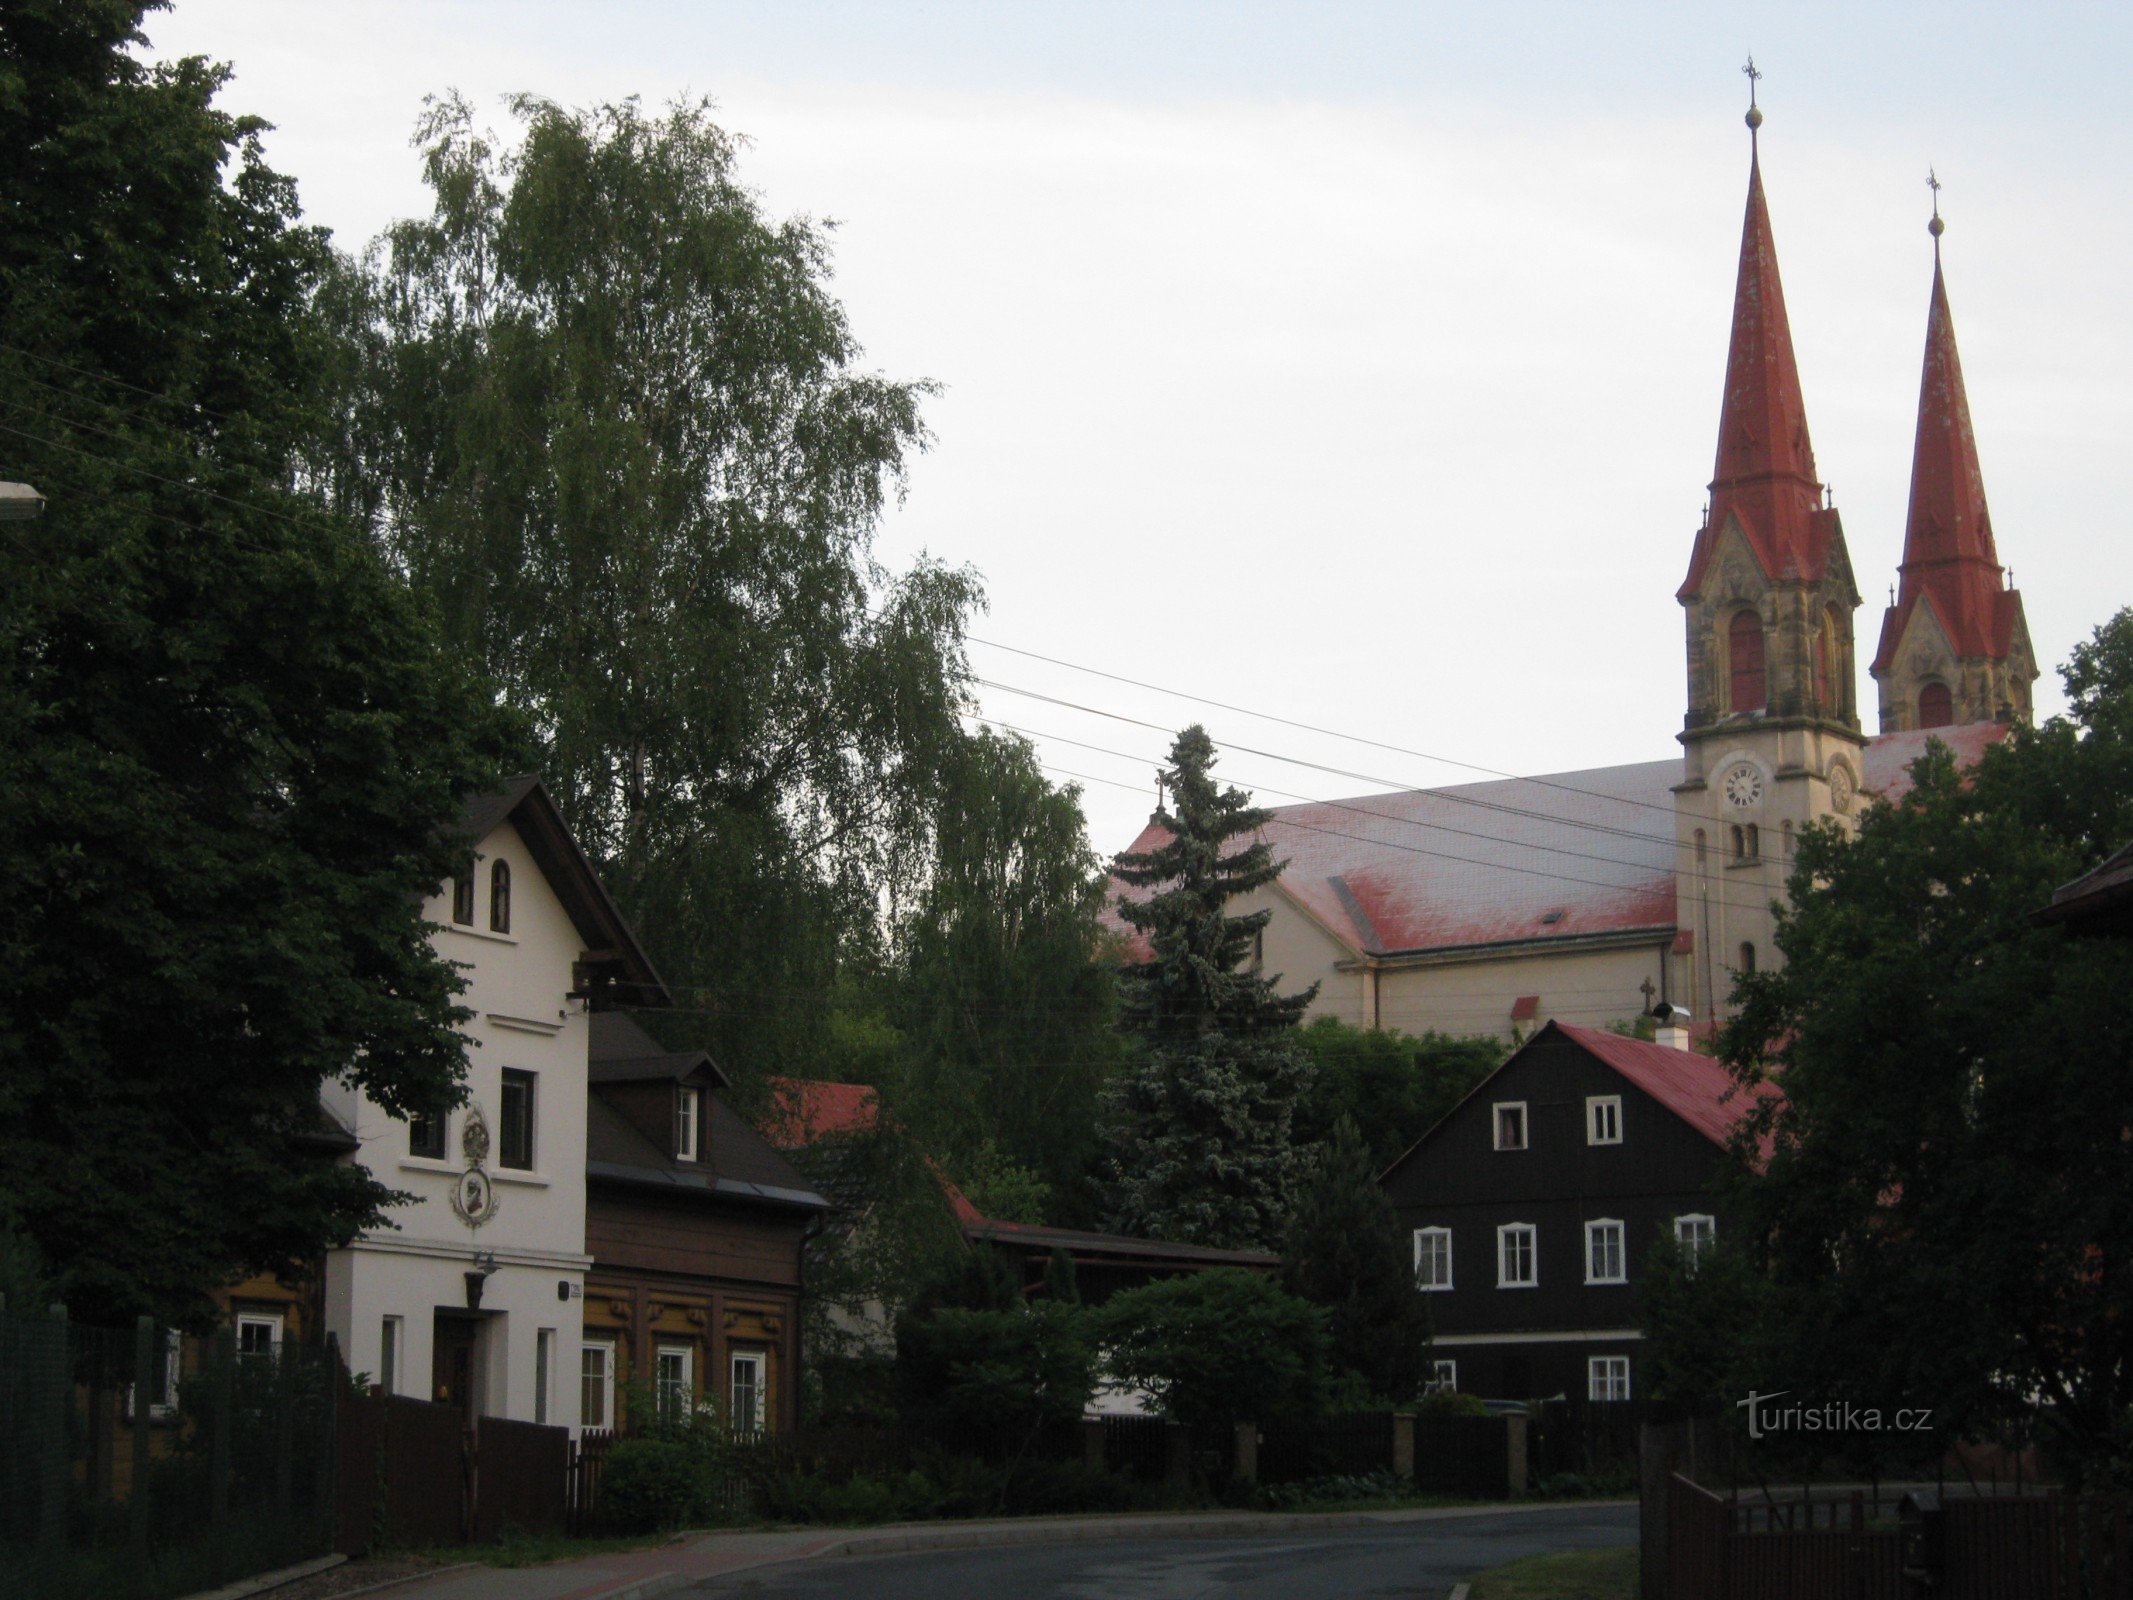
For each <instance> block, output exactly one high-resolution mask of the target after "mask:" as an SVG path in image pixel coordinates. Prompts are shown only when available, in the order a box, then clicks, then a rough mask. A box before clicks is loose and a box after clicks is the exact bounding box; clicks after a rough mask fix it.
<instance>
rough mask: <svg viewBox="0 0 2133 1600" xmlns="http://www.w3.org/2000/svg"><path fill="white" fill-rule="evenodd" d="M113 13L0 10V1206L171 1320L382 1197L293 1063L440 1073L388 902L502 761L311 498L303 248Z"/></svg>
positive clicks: (405, 927) (315, 267)
mask: <svg viewBox="0 0 2133 1600" xmlns="http://www.w3.org/2000/svg"><path fill="white" fill-rule="evenodd" d="M141 9H142V8H141V7H140V6H138V5H129V4H120V3H112V0H89V3H77V0H25V3H21V4H12V5H9V6H8V7H7V8H6V9H5V10H4V11H0V149H5V150H6V151H7V152H8V161H7V174H8V175H7V225H6V227H5V228H0V428H4V429H5V430H6V431H5V439H6V446H7V463H6V473H5V475H6V476H7V477H10V478H24V479H27V480H29V481H31V482H32V483H34V484H35V485H36V486H37V487H38V488H39V489H40V490H41V491H42V492H43V493H44V494H45V496H46V497H47V500H48V506H47V509H46V513H45V515H44V517H43V518H42V519H41V520H40V521H38V522H36V523H34V524H30V525H26V526H22V527H17V528H15V529H14V530H12V531H10V532H9V533H8V534H7V535H6V536H5V538H4V539H0V878H4V880H5V882H6V883H7V886H8V891H7V894H6V895H5V896H4V897H0V962H4V963H5V967H6V970H7V973H8V983H7V987H6V995H5V998H4V1000H0V1210H5V1211H7V1212H10V1213H11V1214H12V1215H13V1216H14V1217H15V1218H16V1219H17V1220H18V1221H19V1222H20V1224H21V1225H22V1226H23V1227H24V1228H25V1229H26V1230H27V1231H28V1232H29V1234H30V1235H31V1237H33V1238H34V1239H35V1240H36V1242H37V1244H38V1246H39V1248H40V1250H41V1251H42V1254H43V1257H44V1259H45V1261H46V1262H48V1263H49V1264H50V1266H51V1268H52V1270H53V1272H54V1273H55V1275H56V1280H57V1281H56V1283H55V1285H54V1287H55V1288H56V1289H57V1291H58V1292H59V1293H60V1294H62V1295H63V1296H64V1297H65V1298H66V1300H67V1301H68V1303H69V1304H70V1305H71V1306H72V1308H73V1309H74V1312H75V1314H76V1315H77V1316H78V1317H80V1318H83V1319H85V1320H94V1321H100V1322H109V1323H119V1322H124V1321H126V1320H130V1319H131V1318H132V1317H133V1316H134V1315H135V1314H137V1313H141V1312H149V1313H153V1314H157V1315H159V1316H162V1317H164V1318H167V1319H171V1320H176V1321H186V1322H190V1323H194V1324H198V1323H201V1322H204V1321H205V1320H206V1319H207V1318H208V1317H209V1316H210V1315H211V1307H210V1306H209V1304H208V1302H207V1299H206V1296H207V1294H208V1292H209V1291H210V1290H212V1289H213V1288H214V1287H215V1286H216V1285H218V1284H221V1283H225V1282H228V1281H229V1280H230V1279H232V1278H233V1277H237V1276H241V1275H243V1274H245V1273H248V1272H252V1271H260V1270H271V1269H275V1268H279V1267H282V1266H284V1265H286V1264H287V1263H288V1262H289V1261H291V1260H301V1259H308V1258H310V1257H311V1256H313V1255H315V1254H316V1253H317V1252H318V1251H320V1250H322V1249H324V1248H326V1247H328V1246H330V1245H333V1244H338V1243H341V1242H344V1241H345V1240H347V1239H348V1238H349V1237H351V1236H352V1235H353V1234H354V1233H356V1232H357V1231H358V1230H360V1229H362V1228H364V1227H366V1226H370V1225H373V1224H375V1223H377V1222H378V1221H380V1220H381V1219H382V1216H383V1212H384V1207H385V1206H386V1204H387V1202H388V1201H389V1200H390V1198H391V1191H389V1190H388V1189H386V1188H385V1187H383V1186H382V1185H380V1184H379V1183H377V1182H376V1181H375V1180H374V1179H372V1178H371V1177H370V1176H369V1174H368V1173H367V1172H365V1171H364V1169H362V1168H360V1167H356V1166H351V1165H345V1164H336V1163H334V1162H332V1161H330V1160H326V1159H320V1158H318V1157H317V1156H316V1154H315V1153H314V1152H311V1151H308V1150H306V1149H305V1147H304V1141H305V1140H306V1139H307V1138H309V1137H310V1136H311V1135H313V1134H315V1133H316V1132H317V1127H318V1116H319V1112H318V1094H319V1087H320V1084H321V1082H322V1081H323V1080H324V1079H326V1078H329V1077H338V1076H346V1077H348V1078H349V1079H351V1080H353V1081H354V1082H356V1083H358V1084H359V1085H360V1086H361V1087H363V1088H364V1089H366V1090H367V1091H368V1092H369V1093H370V1094H371V1096H372V1097H373V1098H374V1099H375V1100H377V1101H378V1102H379V1103H381V1104H382V1105H384V1106H385V1107H387V1108H388V1109H390V1110H394V1111H405V1110H409V1109H413V1108H418V1107H419V1108H428V1109H436V1108H439V1107H443V1106H445V1105H448V1104H449V1103H451V1102H452V1101H453V1100H454V1099H455V1097H456V1096H457V1095H458V1093H459V1092H460V1090H459V1083H460V1076H461V1072H462V1067H463V1062H462V1049H463V1045H462V1041H461V1039H460V1038H459V1036H458V1034H457V1032H456V1031H455V1024H456V1023H457V1022H459V1021H460V1020H461V1019H462V1017H463V1015H464V1013H463V1012H461V1011H460V1009H459V1008H458V1007H457V1005H456V1004H455V1001H454V996H455V995H456V993H457V992H458V990H459V988H460V986H461V984H460V979H459V978H458V976H457V975H456V974H455V973H454V971H453V970H452V968H451V967H450V966H449V964H448V963H446V962H445V961H444V960H443V959H441V958H440V957H439V956H438V955H437V954H436V952H435V951H434V950H432V948H431V947H430V945H429V942H428V940H427V938H426V937H425V934H424V929H423V926H422V923H421V914H420V906H421V902H422V899H423V897H424V896H426V895H427V894H428V893H430V892H431V891H432V890H433V889H434V887H435V886H436V885H437V884H438V883H439V882H440V881H442V880H443V879H444V878H446V877H447V876H448V875H449V873H450V871H451V869H452V866H453V864H454V863H453V850H452V847H451V845H450V844H449V843H448V839H447V834H448V826H449V824H451V823H452V822H453V821H454V820H455V819H456V817H457V815H458V811H459V802H460V800H461V798H462V797H463V795H464V794H465V793H466V792H467V791H468V789H469V788H470V787H473V786H476V785H481V784H486V783H488V782H490V781H492V780H493V779H494V777H495V776H497V775H498V774H499V772H500V771H501V770H502V768H501V765H500V763H501V761H502V760H503V759H505V758H506V757H507V756H508V755H509V754H510V752H509V748H508V741H507V740H505V738H504V737H503V736H502V734H501V732H500V730H499V727H498V724H497V722H496V718H495V716H494V714H493V712H492V710H491V709H490V707H489V705H488V700H487V696H486V693H485V691H483V690H482V689H480V688H479V687H478V686H477V685H474V684H471V683H469V682H468V681H467V680H466V678H465V677H464V675H463V672H462V670H461V669H460V668H459V667H458V666H457V665H456V664H455V663H454V661H453V660H452V659H451V658H449V657H446V656H444V655H443V654H441V653H440V651H439V650H438V649H437V647H436V643H435V641H434V640H433V638H432V637H431V635H430V632H429V631H428V628H427V625H426V623H425V621H424V619H423V618H422V616H421V614H420V613H419V611H418V609H417V607H416V606H415V605H414V604H413V603H412V602H411V601H410V599H409V597H408V595H407V594H406V592H405V590H404V588H403V587H402V586H401V585H400V584H399V583H398V582H397V581H396V580H395V578H394V577H393V575H392V574H391V573H390V572H389V571H388V570H387V569H386V567H385V565H384V564H383V563H382V562H381V560H380V559H379V557H378V555H377V553H376V551H375V550H374V549H373V548H372V547H371V546H370V544H369V543H368V541H367V540H366V539H365V538H364V537H363V536H362V533H361V531H360V530H359V529H358V528H355V527H354V526H352V525H350V524H349V523H348V522H346V521H345V520H343V519H342V518H340V517H338V516H336V515H334V514H332V513H331V512H330V511H328V510H326V509H324V508H323V507H322V506H321V504H320V502H319V500H318V498H317V497H316V496H315V495H314V494H313V493H312V492H311V489H310V485H311V484H312V483H313V481H314V477H313V474H312V472H311V470H310V465H309V464H310V463H311V462H312V461H313V460H314V459H316V457H317V455H318V453H319V452H320V450H321V449H322V447H323V446H322V441H323V440H324V439H325V437H326V435H327V433H328V431H329V426H328V425H329V420H330V419H329V418H328V417H327V415H326V413H325V410H324V408H323V407H322V406H321V404H320V396H321V395H323V394H324V393H326V392H327V391H328V390H329V389H330V387H331V385H330V381H329V374H330V372H331V370H332V360H333V353H334V348H335V345H334V336H333V332H332V330H331V329H330V327H328V326H327V325H326V323H325V322H324V321H323V320H322V318H321V317H320V316H319V315H318V314H317V313H316V312H315V310H314V295H315V294H316V293H317V292H318V291H319V290H320V289H321V288H322V286H323V285H324V284H325V282H326V281H327V279H328V278H329V277H330V275H331V253H330V251H329V250H328V249H327V247H326V245H325V243H324V240H323V237H322V236H321V235H320V234H318V233H317V232H316V231H315V230H312V229H310V228H306V227H304V226H302V225H301V224H300V223H299V221H298V215H297V205H296V196H295V191H294V188H293V186H292V185H291V184H290V183H289V181H288V180H287V179H286V178H284V177H282V176H281V175H280V174H278V173H275V172H274V171H272V170H271V169H270V168H269V167H268V166H267V165H266V163H265V161H264V159H263V157H262V154H261V150H260V145H259V135H260V131H261V125H260V124H259V123H258V122H257V121H256V120H253V119H247V118H243V117H238V116H235V115H232V114H230V113H229V112H227V111H224V110H222V109H220V108H219V107H218V106H217V105H216V104H215V100H216V96H217V94H218V93H219V91H220V90H221V88H222V86H223V83H224V81H225V78H226V73H225V72H224V70H223V69H221V68H219V67H215V66H212V65H210V64H209V63H207V62H204V61H202V60H199V59H197V58H190V59H186V60H183V61H179V62H174V63H166V64H162V65H156V66H149V65H145V64H143V62H142V61H141V60H140V59H139V57H138V55H137V54H135V50H136V49H137V47H138V45H139V35H138V32H137V29H136V23H137V21H138V18H139V16H140V14H141ZM292 485H294V486H295V487H292ZM514 759H515V758H514Z"/></svg>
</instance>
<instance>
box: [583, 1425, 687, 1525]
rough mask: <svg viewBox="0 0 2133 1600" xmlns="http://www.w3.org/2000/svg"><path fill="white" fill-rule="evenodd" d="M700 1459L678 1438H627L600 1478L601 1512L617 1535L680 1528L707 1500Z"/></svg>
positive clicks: (616, 1447)
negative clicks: (702, 1501)
mask: <svg viewBox="0 0 2133 1600" xmlns="http://www.w3.org/2000/svg"><path fill="white" fill-rule="evenodd" d="M705 1488H706V1485H705V1484H704V1481H703V1469H702V1464H701V1462H700V1461H699V1460H698V1459H697V1456H696V1454H695V1453H694V1452H693V1451H691V1450H690V1449H689V1447H688V1446H687V1445H685V1444H681V1443H679V1442H677V1441H675V1440H672V1439H624V1440H622V1441H621V1442H620V1443H619V1444H617V1445H616V1446H615V1448H614V1450H613V1451H612V1452H610V1453H609V1455H608V1458H607V1466H606V1469H605V1470H604V1471H603V1472H602V1473H601V1475H600V1509H601V1512H602V1513H603V1514H604V1515H605V1516H606V1518H607V1519H608V1521H609V1522H611V1523H612V1524H613V1525H614V1527H615V1529H616V1531H617V1532H621V1533H653V1532H656V1531H658V1530H660V1529H663V1528H678V1527H680V1526H681V1525H682V1524H683V1523H685V1522H687V1521H688V1520H689V1517H690V1514H691V1513H692V1512H694V1511H695V1510H696V1509H697V1507H698V1505H699V1503H700V1502H701V1500H702V1499H703V1496H704V1490H705Z"/></svg>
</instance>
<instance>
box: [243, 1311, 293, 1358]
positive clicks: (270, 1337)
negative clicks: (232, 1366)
mask: <svg viewBox="0 0 2133 1600" xmlns="http://www.w3.org/2000/svg"><path fill="white" fill-rule="evenodd" d="M236 1323H237V1356H238V1359H239V1360H244V1361H272V1360H273V1359H274V1357H275V1356H276V1355H277V1354H279V1353H280V1350H281V1331H282V1314H281V1313H280V1312H279V1311H240V1312H238V1313H237V1317H236Z"/></svg>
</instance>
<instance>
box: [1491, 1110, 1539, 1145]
mask: <svg viewBox="0 0 2133 1600" xmlns="http://www.w3.org/2000/svg"><path fill="white" fill-rule="evenodd" d="M1506 1111H1516V1112H1517V1113H1518V1143H1516V1144H1505V1143H1504V1139H1503V1114H1504V1113H1505V1112H1506ZM1489 1138H1490V1140H1491V1141H1492V1142H1493V1144H1494V1146H1495V1148H1496V1149H1498V1150H1524V1149H1527V1148H1529V1147H1530V1146H1531V1145H1532V1143H1533V1123H1532V1120H1531V1119H1530V1118H1529V1117H1528V1116H1527V1115H1526V1103H1525V1101H1523V1100H1498V1101H1497V1102H1496V1103H1495V1104H1494V1105H1492V1106H1490V1107H1489Z"/></svg>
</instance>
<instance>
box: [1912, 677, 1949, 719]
mask: <svg viewBox="0 0 2133 1600" xmlns="http://www.w3.org/2000/svg"><path fill="white" fill-rule="evenodd" d="M1954 721H1955V696H1954V695H1952V694H1950V693H1949V692H1948V686H1947V685H1946V684H1945V683H1929V684H1927V685H1926V686H1925V687H1924V688H1922V689H1920V690H1919V691H1918V725H1919V726H1920V727H1921V728H1945V727H1947V726H1949V725H1950V724H1951V723H1953V722H1954Z"/></svg>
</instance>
